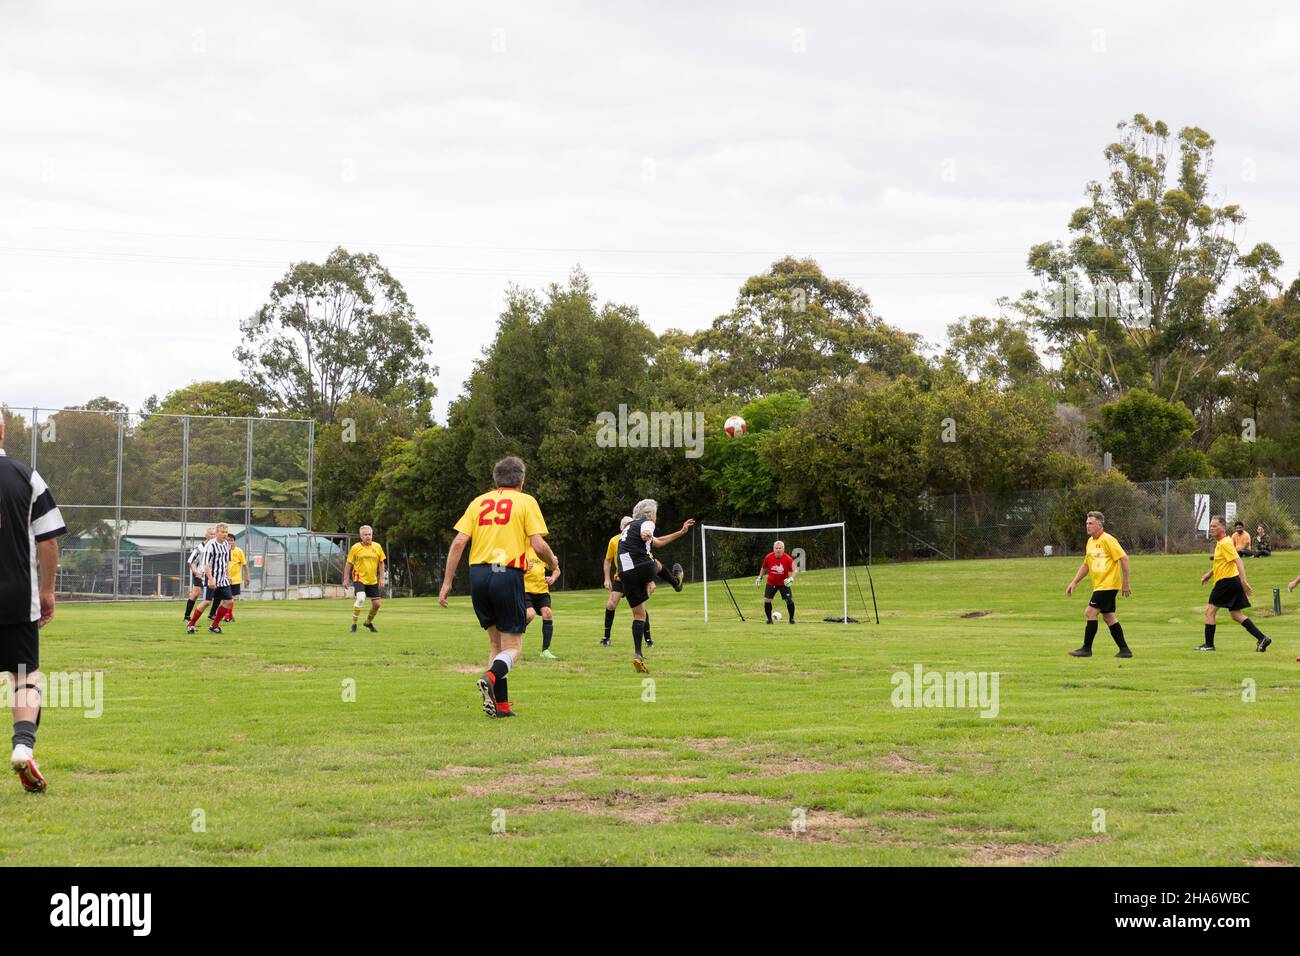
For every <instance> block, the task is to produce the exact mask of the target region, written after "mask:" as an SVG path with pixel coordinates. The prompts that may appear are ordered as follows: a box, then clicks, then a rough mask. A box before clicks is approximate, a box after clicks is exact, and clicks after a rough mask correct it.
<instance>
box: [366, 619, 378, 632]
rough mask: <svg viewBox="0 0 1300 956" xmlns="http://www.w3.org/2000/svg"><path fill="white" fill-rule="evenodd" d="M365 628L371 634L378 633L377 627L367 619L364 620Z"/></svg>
mask: <svg viewBox="0 0 1300 956" xmlns="http://www.w3.org/2000/svg"><path fill="white" fill-rule="evenodd" d="M365 628H366V630H367V631H369V632H370V633H371V634H378V633H379V628H377V627H375V626H374V625H373V624H371V623H370V622H369V621H366V623H365Z"/></svg>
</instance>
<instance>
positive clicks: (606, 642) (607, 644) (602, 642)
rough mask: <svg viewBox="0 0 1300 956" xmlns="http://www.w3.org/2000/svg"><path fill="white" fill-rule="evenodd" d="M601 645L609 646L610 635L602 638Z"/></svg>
mask: <svg viewBox="0 0 1300 956" xmlns="http://www.w3.org/2000/svg"><path fill="white" fill-rule="evenodd" d="M600 646H601V647H609V638H608V637H606V638H603V639H602V640H601V642H600Z"/></svg>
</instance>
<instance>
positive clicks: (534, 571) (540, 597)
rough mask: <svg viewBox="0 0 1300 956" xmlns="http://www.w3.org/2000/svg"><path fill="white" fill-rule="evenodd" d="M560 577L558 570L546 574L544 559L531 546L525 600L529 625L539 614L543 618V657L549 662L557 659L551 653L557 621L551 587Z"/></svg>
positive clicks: (529, 547)
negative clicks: (552, 608) (552, 611)
mask: <svg viewBox="0 0 1300 956" xmlns="http://www.w3.org/2000/svg"><path fill="white" fill-rule="evenodd" d="M559 577H560V572H559V569H558V568H557V569H556V570H555V571H552V572H551V573H550V574H547V573H546V565H544V564H542V559H541V558H539V557H538V556H537V552H536V551H535V550H533V546H532V545H531V544H530V545H529V546H528V570H527V571H525V572H524V598H525V599H526V600H527V601H528V608H527V618H528V623H529V624H532V623H533V620H534V619H535V618H536V617H537V616H538V615H539V614H540V615H541V617H542V653H541V656H542V657H543V658H545V659H546V660H548V661H553V660H556V659H557V658H556V656H555V655H554V654H552V653H551V637H552V635H553V634H554V633H555V632H554V628H555V619H554V617H552V613H551V586H552V585H554V584H555V582H556V581H557V580H558V579H559Z"/></svg>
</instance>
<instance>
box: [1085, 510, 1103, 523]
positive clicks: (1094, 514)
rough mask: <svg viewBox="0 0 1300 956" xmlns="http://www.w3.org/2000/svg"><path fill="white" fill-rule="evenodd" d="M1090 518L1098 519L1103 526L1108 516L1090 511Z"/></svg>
mask: <svg viewBox="0 0 1300 956" xmlns="http://www.w3.org/2000/svg"><path fill="white" fill-rule="evenodd" d="M1088 517H1089V518H1096V519H1097V520H1098V521H1100V522H1101V523H1102V524H1103V525H1104V524H1105V523H1106V516H1105V515H1104V514H1102V513H1101V512H1100V511H1089V512H1088Z"/></svg>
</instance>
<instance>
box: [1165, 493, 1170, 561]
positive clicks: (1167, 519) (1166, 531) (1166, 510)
mask: <svg viewBox="0 0 1300 956" xmlns="http://www.w3.org/2000/svg"><path fill="white" fill-rule="evenodd" d="M1168 553H1169V479H1168V478H1167V477H1166V478H1165V554H1168Z"/></svg>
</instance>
